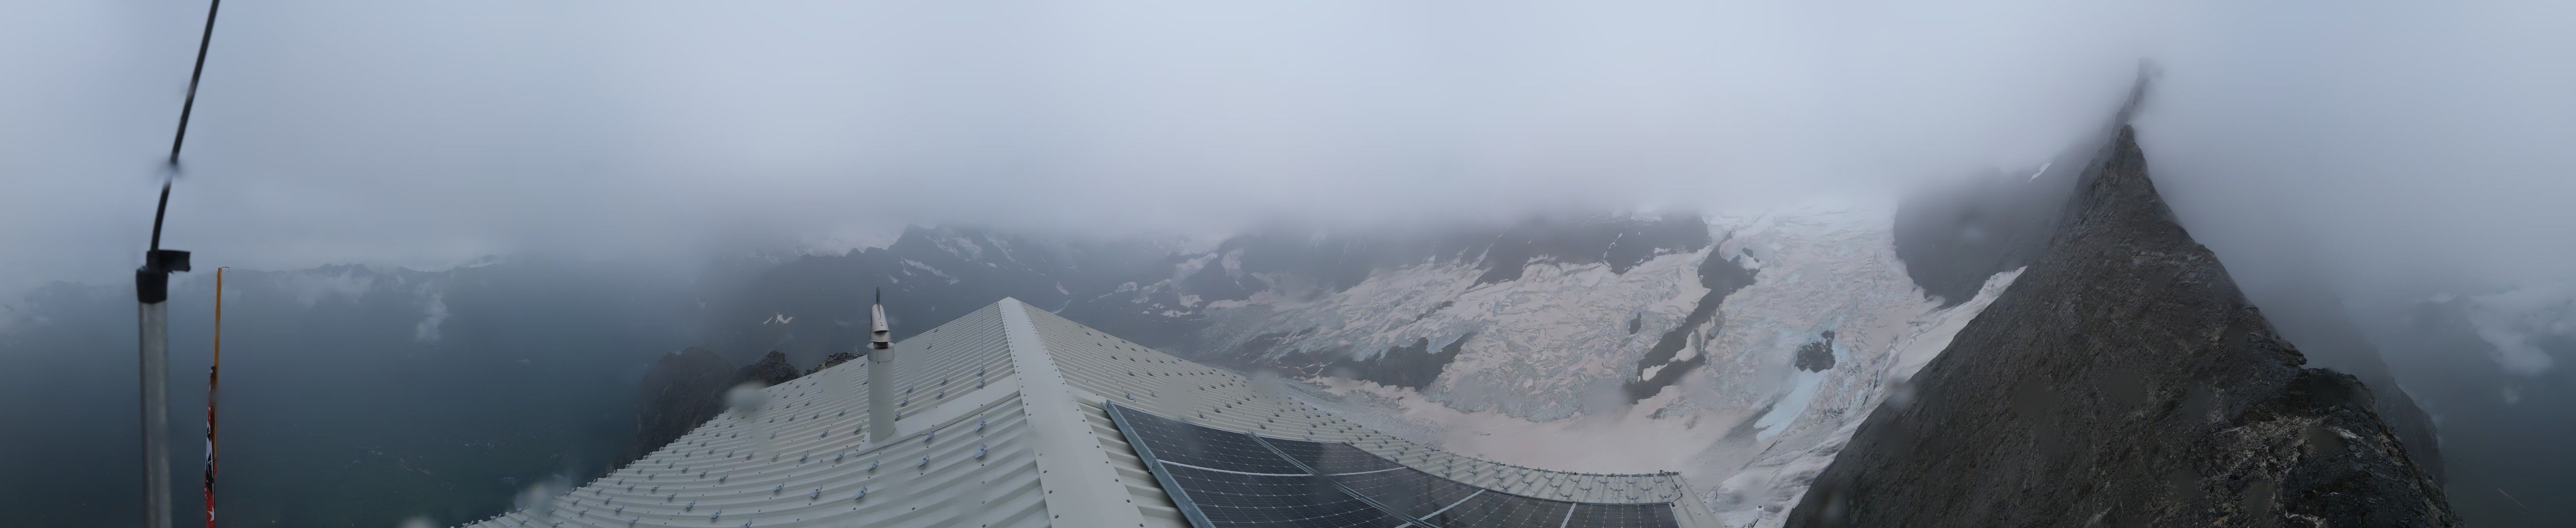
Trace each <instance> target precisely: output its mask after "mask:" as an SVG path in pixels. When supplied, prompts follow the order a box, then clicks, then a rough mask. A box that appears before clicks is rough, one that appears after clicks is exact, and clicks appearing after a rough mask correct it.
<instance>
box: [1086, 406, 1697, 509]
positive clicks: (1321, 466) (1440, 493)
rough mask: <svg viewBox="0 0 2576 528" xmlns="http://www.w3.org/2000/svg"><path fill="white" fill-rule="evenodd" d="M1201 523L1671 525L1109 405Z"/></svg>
mask: <svg viewBox="0 0 2576 528" xmlns="http://www.w3.org/2000/svg"><path fill="white" fill-rule="evenodd" d="M1108 407H1109V414H1110V417H1111V418H1112V419H1113V420H1115V421H1116V422H1117V425H1118V428H1119V430H1120V432H1121V433H1123V434H1124V435H1125V436H1126V437H1127V439H1128V442H1129V443H1130V444H1131V445H1133V446H1135V447H1136V451H1137V453H1138V454H1139V455H1142V456H1143V457H1144V458H1145V460H1146V463H1147V466H1149V469H1151V470H1152V471H1153V473H1154V476H1155V478H1157V479H1160V480H1161V481H1162V485H1163V488H1164V490H1165V491H1166V492H1169V493H1170V494H1171V497H1172V500H1173V502H1175V503H1176V504H1178V505H1179V506H1180V507H1181V509H1182V512H1183V514H1184V515H1185V516H1186V517H1188V518H1189V520H1190V523H1191V524H1193V525H1195V526H1198V527H1199V528H1234V527H1274V526H1281V527H1296V528H1345V527H1347V528H1396V527H1408V526H1422V527H1430V528H1464V527H1488V526H1493V527H1534V528H1631V527H1638V528H1643V527H1658V528H1660V527H1675V526H1678V525H1679V522H1678V521H1677V520H1676V519H1675V518H1674V515H1673V505H1672V504H1671V503H1647V504H1601V503H1588V502H1566V501H1559V500H1550V499H1542V498H1537V497H1529V496H1523V495H1516V494H1511V493H1505V492H1502V491H1496V490H1493V489H1488V488H1483V487H1478V486H1475V485H1472V484H1469V483H1465V482H1460V481H1457V480H1451V479H1448V478H1444V477H1441V476H1438V475H1433V474H1431V473H1427V472H1424V471H1422V470H1418V469H1414V468H1412V467H1408V466H1406V465H1404V464H1400V463H1397V462H1396V461H1393V460H1388V459H1386V458H1385V457H1381V456H1378V455H1377V454H1375V453H1371V452H1369V451H1367V450H1364V449H1361V448H1359V447H1357V446H1353V445H1350V444H1346V443H1338V442H1317V441H1308V440H1296V439H1286V438H1271V437H1265V436H1259V435H1253V434H1249V433H1241V432H1235V431H1227V430H1223V429H1217V428H1212V427H1206V426H1201V425H1197V424H1192V423H1189V422H1185V421H1182V420H1175V419H1171V418H1165V417H1162V416H1157V415H1154V414H1153V413H1148V412H1142V411H1139V410H1137V409H1135V408H1133V407H1126V406H1122V405H1118V404H1115V403H1111V404H1109V406H1108Z"/></svg>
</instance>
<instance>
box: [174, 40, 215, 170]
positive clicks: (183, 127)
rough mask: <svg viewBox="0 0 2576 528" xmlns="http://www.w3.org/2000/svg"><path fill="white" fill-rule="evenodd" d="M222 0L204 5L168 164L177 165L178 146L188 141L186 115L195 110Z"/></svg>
mask: <svg viewBox="0 0 2576 528" xmlns="http://www.w3.org/2000/svg"><path fill="white" fill-rule="evenodd" d="M223 6H224V0H214V1H212V2H208V3H207V4H206V32H205V34H203V35H201V36H198V37H197V69H196V70H195V71H191V72H189V73H188V101H187V102H186V103H184V104H181V105H180V106H179V134H178V135H177V136H176V137H172V138H170V164H171V165H173V166H176V165H178V164H179V144H180V143H181V142H184V141H187V140H188V113H189V112H190V111H192V110H195V109H196V108H197V79H199V78H202V77H205V76H206V46H207V45H209V44H213V43H214V41H215V10H216V9H219V8H222V7H223Z"/></svg>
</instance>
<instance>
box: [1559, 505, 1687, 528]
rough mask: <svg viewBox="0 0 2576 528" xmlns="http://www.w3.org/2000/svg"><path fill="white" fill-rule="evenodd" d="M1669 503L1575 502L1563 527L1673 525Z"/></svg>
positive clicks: (1608, 527) (1624, 527)
mask: <svg viewBox="0 0 2576 528" xmlns="http://www.w3.org/2000/svg"><path fill="white" fill-rule="evenodd" d="M1676 524H1679V522H1678V521H1675V520H1674V519H1673V508H1672V506H1671V505H1670V504H1589V503H1586V504H1576V505H1574V515H1573V516H1572V517H1570V518H1569V519H1568V521H1567V522H1566V523H1565V524H1564V527H1565V528H1644V527H1661V526H1674V525H1676Z"/></svg>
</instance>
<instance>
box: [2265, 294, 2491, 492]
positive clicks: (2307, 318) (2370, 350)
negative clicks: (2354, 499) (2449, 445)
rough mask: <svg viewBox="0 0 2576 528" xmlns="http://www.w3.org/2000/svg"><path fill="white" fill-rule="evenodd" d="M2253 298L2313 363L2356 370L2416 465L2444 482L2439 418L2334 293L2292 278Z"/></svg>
mask: <svg viewBox="0 0 2576 528" xmlns="http://www.w3.org/2000/svg"><path fill="white" fill-rule="evenodd" d="M2246 290H2247V291H2246V293H2247V296H2248V297H2252V298H2255V299H2260V300H2261V306H2262V308H2263V316H2264V318H2266V319H2269V320H2271V321H2272V327H2273V328H2274V329H2276V330H2278V331H2280V333H2281V337H2282V338H2285V339H2289V340H2290V342H2291V343H2295V344H2297V345H2298V346H2299V352H2300V353H2301V354H2302V355H2305V356H2307V358H2308V363H2309V364H2310V365H2314V366H2316V367H2318V368H2327V369H2334V370H2335V371H2337V372H2343V373H2346V374H2351V375H2352V377H2353V378H2355V379H2359V380H2361V383H2362V384H2363V385H2366V386H2369V387H2370V390H2371V392H2372V393H2373V394H2374V395H2376V396H2377V398H2374V399H2373V400H2372V405H2371V409H2372V410H2374V411H2378V412H2379V419H2380V420H2383V421H2386V422H2388V428H2389V430H2391V431H2396V432H2397V438H2398V439H2399V440H2404V441H2405V442H2406V454H2407V456H2408V458H2411V459H2414V461H2415V465H2416V466H2417V467H2421V468H2423V469H2424V473H2425V474H2427V475H2431V476H2432V477H2433V481H2434V482H2437V483H2438V482H2443V477H2442V449H2441V443H2440V441H2439V440H2438V439H2437V437H2436V435H2435V433H2434V428H2433V417H2432V415H2430V414H2426V413H2425V412H2424V409H2423V408H2422V407H2418V406H2416V405H2415V398H2413V397H2411V396H2409V395H2408V394H2407V392H2406V389H2404V388H2401V387H2399V386H2398V385H2397V377H2396V375H2395V373H2393V372H2390V371H2389V369H2388V363H2387V362H2385V361H2382V360H2381V358H2380V354H2379V347H2378V346H2375V345H2372V344H2371V342H2370V339H2369V338H2367V337H2364V336H2363V335H2362V333H2361V329H2360V328H2358V327H2355V326H2354V325H2353V323H2352V319H2351V318H2350V317H2348V316H2346V315H2344V311H2343V306H2342V304H2343V303H2342V302H2341V301H2340V300H2338V299H2337V298H2336V297H2335V295H2334V292H2332V291H2330V290H2327V289H2326V288H2325V287H2324V286H2323V285H2320V284H2317V283H2315V282H2313V281H2310V280H2301V279H2290V280H2286V281H2281V282H2279V283H2276V284H2267V285H2265V286H2264V287H2263V288H2261V290H2265V291H2260V292H2259V293H2258V291H2257V290H2258V289H2257V288H2256V287H2253V286H2248V287H2247V288H2246Z"/></svg>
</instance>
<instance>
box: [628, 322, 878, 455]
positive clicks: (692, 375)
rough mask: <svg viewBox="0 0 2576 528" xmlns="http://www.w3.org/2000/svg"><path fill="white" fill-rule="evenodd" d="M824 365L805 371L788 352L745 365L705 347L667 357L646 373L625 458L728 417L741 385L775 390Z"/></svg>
mask: <svg viewBox="0 0 2576 528" xmlns="http://www.w3.org/2000/svg"><path fill="white" fill-rule="evenodd" d="M851 357H855V356H849V355H848V354H839V355H835V356H834V358H835V359H838V360H840V361H848V360H849V358H851ZM836 364H837V363H836ZM824 366H825V365H819V364H818V365H816V366H815V367H814V368H812V369H807V370H804V371H799V370H797V369H796V365H793V364H789V363H788V362H787V355H786V354H784V353H780V352H777V351H771V352H770V353H768V354H767V355H763V356H761V358H760V361H755V362H752V363H751V364H749V365H743V366H740V367H736V366H734V364H733V362H732V361H729V360H727V359H725V357H724V356H723V355H722V354H717V353H716V352H715V351H713V350H708V349H706V348H704V347H689V348H687V349H684V350H681V351H678V352H672V353H669V354H663V355H662V358H661V359H660V360H658V361H655V362H654V363H653V368H652V369H651V370H647V371H645V372H644V384H643V387H642V388H641V389H640V390H639V392H641V393H642V395H643V396H642V398H641V399H640V400H638V401H637V402H636V420H635V437H634V439H633V441H631V442H630V443H629V444H628V445H627V446H626V448H625V450H624V451H623V454H624V458H622V460H635V459H639V458H643V456H644V455H647V454H651V453H652V452H653V450H655V449H661V448H662V446H663V445H666V444H670V443H671V441H672V440H677V439H679V438H680V437H681V436H684V435H687V434H689V431H690V430H693V429H697V428H698V425H700V424H704V423H707V420H711V419H715V417H716V415H719V414H724V411H725V403H726V402H725V391H727V390H730V389H732V388H734V387H735V386H738V385H743V384H757V385H759V386H762V387H768V386H774V385H778V384H782V383H787V382H790V381H795V380H796V378H798V377H802V376H803V375H804V373H810V372H813V371H816V370H822V369H823V367H824ZM609 469H611V470H614V469H615V468H614V467H612V468H609Z"/></svg>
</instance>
